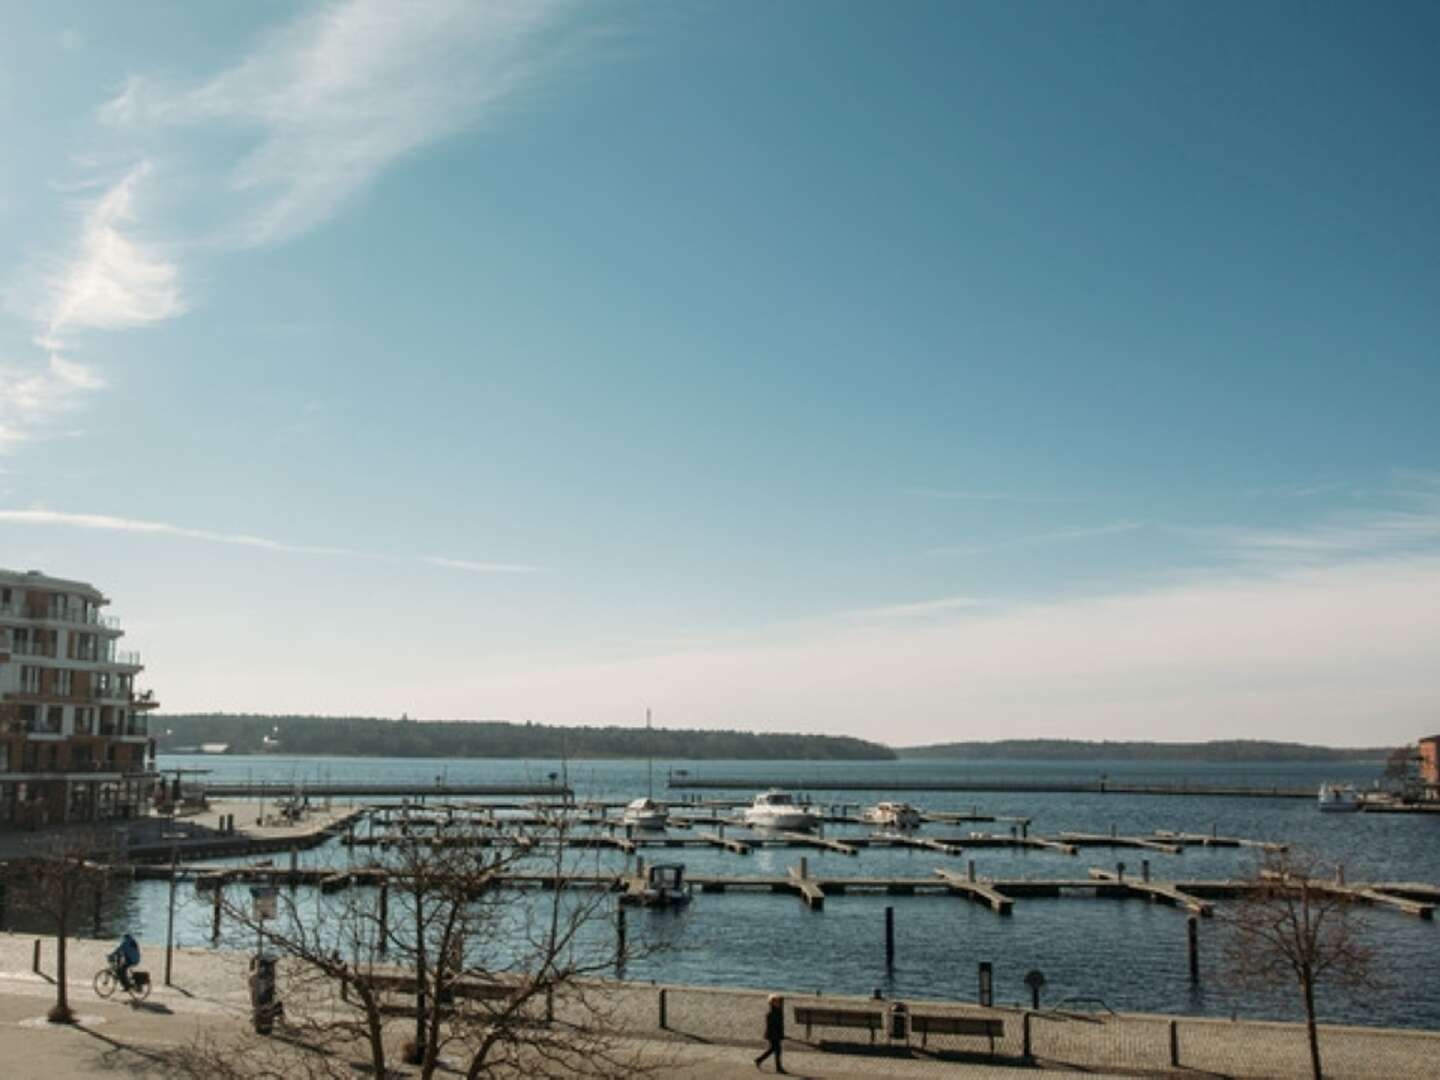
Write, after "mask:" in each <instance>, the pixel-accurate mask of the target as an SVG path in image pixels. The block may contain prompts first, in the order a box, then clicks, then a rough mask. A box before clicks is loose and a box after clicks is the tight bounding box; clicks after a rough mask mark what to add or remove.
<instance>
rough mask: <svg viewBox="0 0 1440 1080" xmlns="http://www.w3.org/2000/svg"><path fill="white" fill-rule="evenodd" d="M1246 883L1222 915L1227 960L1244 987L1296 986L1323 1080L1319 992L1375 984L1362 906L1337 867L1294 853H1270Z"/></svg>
mask: <svg viewBox="0 0 1440 1080" xmlns="http://www.w3.org/2000/svg"><path fill="white" fill-rule="evenodd" d="M1246 885H1247V888H1246V891H1245V892H1244V893H1243V894H1242V896H1241V898H1240V899H1239V900H1238V901H1237V902H1236V903H1235V904H1233V905H1228V906H1227V907H1226V908H1225V909H1223V910H1221V911H1220V912H1219V916H1220V918H1221V919H1223V920H1224V921H1225V922H1226V923H1228V924H1229V926H1230V929H1231V931H1232V933H1231V936H1230V939H1229V941H1228V943H1227V953H1228V957H1227V958H1228V960H1229V962H1230V964H1231V966H1232V969H1233V970H1234V971H1235V972H1236V974H1237V977H1238V979H1239V980H1240V981H1241V982H1242V983H1243V984H1248V985H1251V986H1268V987H1284V986H1292V985H1293V986H1297V987H1298V988H1299V990H1300V996H1301V999H1302V1001H1303V1004H1304V1008H1305V1029H1306V1034H1307V1036H1308V1038H1309V1043H1310V1067H1311V1072H1312V1074H1313V1076H1314V1080H1321V1076H1322V1073H1321V1068H1320V1039H1319V1034H1318V1032H1317V1030H1316V1026H1315V1025H1316V1014H1315V989H1316V987H1317V986H1318V985H1319V984H1321V983H1322V982H1323V983H1326V984H1340V985H1348V986H1352V987H1367V986H1372V987H1373V986H1375V985H1376V981H1375V979H1374V978H1373V976H1372V970H1371V969H1372V960H1373V955H1374V954H1373V951H1372V950H1371V949H1370V948H1369V947H1368V946H1367V945H1366V944H1365V940H1364V939H1365V929H1366V924H1365V919H1364V914H1363V911H1362V901H1361V900H1360V899H1359V898H1358V897H1357V896H1356V894H1355V892H1354V891H1353V890H1352V889H1350V888H1349V887H1347V886H1346V885H1345V884H1344V875H1343V872H1342V871H1341V868H1340V867H1339V866H1338V865H1335V864H1330V863H1326V862H1324V861H1322V860H1321V859H1320V858H1319V857H1317V856H1313V855H1308V854H1304V853H1297V852H1295V851H1286V852H1276V853H1272V854H1269V855H1267V856H1266V857H1265V860H1264V862H1263V863H1262V864H1261V866H1260V867H1259V868H1258V869H1257V870H1256V872H1255V873H1254V875H1253V876H1252V877H1251V878H1250V879H1249V880H1248V881H1247V883H1246Z"/></svg>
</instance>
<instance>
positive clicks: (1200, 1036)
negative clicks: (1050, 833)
mask: <svg viewBox="0 0 1440 1080" xmlns="http://www.w3.org/2000/svg"><path fill="white" fill-rule="evenodd" d="M34 941H35V938H34V937H30V936H20V935H13V934H11V935H0V1075H3V1076H5V1077H6V1078H7V1080H9V1078H14V1080H30V1078H36V1080H40V1078H51V1077H71V1076H74V1077H89V1076H110V1075H115V1074H116V1073H123V1074H128V1075H131V1076H145V1077H149V1076H155V1077H161V1076H168V1075H173V1069H172V1068H171V1066H170V1061H171V1060H172V1058H171V1055H173V1054H174V1053H175V1052H176V1051H177V1050H178V1049H180V1048H182V1047H184V1046H186V1045H188V1044H190V1043H191V1042H192V1041H194V1040H196V1039H197V1038H199V1037H202V1036H206V1035H208V1036H211V1037H214V1038H219V1039H222V1040H226V1041H229V1040H232V1039H237V1038H238V1039H242V1040H254V1039H255V1038H256V1037H255V1036H253V1035H250V1034H249V1005H248V995H247V991H246V982H245V973H246V957H245V956H244V955H241V954H235V953H218V952H213V951H210V950H204V949H183V950H177V951H176V954H175V961H174V983H175V985H174V986H173V987H170V988H167V987H165V986H163V985H161V983H162V981H163V974H164V948H163V946H156V945H153V944H149V945H146V946H145V959H144V963H143V964H142V966H143V967H144V968H145V969H146V970H148V971H150V972H151V974H152V976H153V978H154V980H155V983H156V987H155V991H154V993H153V994H152V995H151V996H150V998H149V1000H148V1001H146V1002H144V1003H143V1004H141V1005H139V1006H133V1007H132V1006H130V1005H128V1004H120V1003H118V1002H117V1001H115V1000H114V999H112V1000H111V1001H109V1002H102V1001H100V1000H99V999H98V998H97V997H96V996H95V994H94V991H93V990H92V988H91V978H92V976H93V975H94V973H95V972H96V971H97V970H98V969H99V968H100V967H101V966H103V963H104V954H105V952H106V951H107V950H108V949H109V948H110V947H111V943H109V942H99V941H86V940H78V941H72V942H71V946H70V949H69V957H70V961H69V979H68V980H67V983H68V986H69V989H70V995H71V1005H72V1008H74V1009H76V1011H77V1012H78V1013H79V1014H80V1016H81V1018H82V1023H81V1024H80V1025H79V1026H77V1027H74V1028H66V1027H64V1026H58V1025H51V1024H48V1023H46V1022H45V1021H44V1019H43V1018H44V1016H45V1012H46V1010H47V1009H48V1008H49V1006H50V1004H51V1003H52V1002H53V1001H54V995H55V987H54V983H53V977H54V970H55V967H54V964H55V955H54V944H53V939H42V942H43V944H42V965H41V969H42V974H40V975H36V974H35V973H34V972H33V971H32V970H31V962H32V957H33V952H32V950H33V945H34ZM659 991H660V988H659V987H652V986H649V985H636V984H625V985H623V986H620V987H617V988H616V990H615V995H616V999H617V1001H618V1002H619V1005H620V1012H621V1014H622V1015H623V1017H624V1023H625V1027H626V1030H627V1031H629V1032H632V1033H633V1038H632V1041H633V1044H634V1045H635V1046H636V1047H637V1048H639V1049H640V1050H641V1051H642V1052H643V1053H645V1054H646V1055H647V1056H653V1059H654V1060H656V1061H661V1062H664V1063H665V1067H664V1069H663V1071H662V1073H661V1075H664V1076H667V1077H677V1078H682V1080H722V1078H732V1077H749V1076H755V1075H756V1073H755V1069H754V1066H753V1064H752V1058H753V1056H754V1055H755V1053H756V1052H757V1051H758V1049H759V1045H760V1043H759V1038H758V1032H759V1031H760V1029H761V1026H762V1023H763V1016H764V1009H765V1006H764V998H765V995H764V993H763V992H762V991H745V990H721V989H704V988H696V987H670V988H666V1001H667V1020H668V1023H667V1028H666V1030H661V1029H660V1027H659V1023H658V1008H657V1006H658V998H659ZM789 1000H790V1003H791V1004H792V1005H793V1004H803V1003H805V999H803V998H799V997H792V998H790V999H789ZM826 1003H827V1004H829V1005H842V1004H843V1005H849V1006H863V1005H865V1004H867V1003H865V1002H862V1001H850V1000H846V999H826ZM947 1008H948V1009H950V1010H951V1011H954V1012H957V1013H961V1014H964V1013H972V1014H973V1013H975V1012H976V1011H977V1010H975V1009H974V1008H973V1007H971V1006H964V1005H956V1006H949V1007H947V1006H939V1005H936V1006H931V1005H926V1006H925V1010H926V1011H927V1012H928V1011H933V1010H936V1009H939V1010H942V1011H943V1010H945V1009H947ZM987 1015H992V1016H1001V1017H1003V1018H1004V1019H1005V1022H1006V1035H1005V1036H1004V1038H1003V1039H1002V1040H1001V1041H1000V1044H999V1045H998V1046H997V1051H998V1054H999V1058H998V1059H996V1060H993V1061H992V1060H991V1059H989V1057H988V1050H987V1048H986V1047H985V1045H984V1042H983V1040H978V1041H977V1040H973V1039H972V1040H970V1041H969V1042H968V1043H967V1044H965V1045H963V1046H959V1045H952V1046H950V1047H949V1048H948V1049H946V1048H945V1047H943V1046H942V1047H939V1049H941V1051H942V1054H941V1055H938V1056H937V1055H936V1054H934V1053H932V1052H930V1051H934V1050H936V1049H937V1042H936V1041H935V1040H932V1041H931V1045H930V1048H929V1051H927V1052H922V1051H921V1050H920V1048H919V1046H918V1045H917V1044H916V1043H915V1042H914V1041H913V1040H912V1044H911V1046H909V1047H885V1046H883V1040H882V1047H881V1050H880V1051H879V1052H875V1051H872V1050H871V1048H870V1046H869V1044H868V1042H867V1041H866V1036H865V1033H864V1032H863V1031H862V1032H860V1033H859V1034H858V1039H855V1041H850V1042H844V1043H840V1042H837V1043H827V1044H826V1045H827V1047H829V1049H825V1050H822V1049H821V1048H820V1046H819V1045H818V1043H819V1040H820V1038H821V1036H822V1033H821V1032H819V1031H817V1032H815V1039H816V1043H808V1044H807V1043H805V1042H803V1041H802V1039H803V1036H804V1030H803V1029H797V1028H796V1027H795V1026H794V1024H793V1023H792V1024H791V1025H790V1029H789V1034H790V1035H791V1036H792V1041H791V1042H789V1043H788V1044H787V1048H786V1051H785V1061H786V1066H787V1068H788V1069H789V1071H790V1072H791V1073H793V1074H795V1075H800V1076H810V1077H816V1078H828V1080H850V1078H856V1080H859V1078H861V1077H896V1078H914V1080H927V1078H937V1077H941V1076H945V1077H951V1076H963V1077H967V1078H970V1077H974V1078H977V1080H991V1078H993V1080H999V1078H1001V1077H1006V1078H1009V1080H1015V1078H1016V1077H1017V1075H1021V1074H1027V1073H1031V1072H1038V1071H1043V1072H1045V1073H1046V1074H1047V1075H1056V1076H1067V1075H1074V1076H1080V1075H1084V1076H1089V1077H1096V1076H1137V1075H1167V1074H1168V1075H1177V1074H1178V1073H1180V1072H1184V1073H1187V1074H1190V1075H1212V1076H1236V1077H1272V1076H1273V1077H1301V1076H1304V1075H1306V1074H1307V1072H1308V1059H1307V1057H1306V1051H1305V1042H1304V1032H1303V1028H1301V1027H1300V1026H1299V1025H1295V1024H1270V1023H1248V1022H1240V1023H1235V1022H1231V1021H1226V1020H1195V1019H1189V1018H1175V1026H1176V1033H1177V1036H1178V1041H1179V1047H1180V1050H1181V1056H1182V1068H1181V1069H1179V1070H1176V1069H1173V1068H1172V1067H1171V1065H1170V1057H1169V1055H1170V1045H1171V1043H1170V1037H1171V1034H1170V1033H1171V1018H1169V1017H1160V1016H1118V1017H1115V1016H1095V1015H1088V1016H1079V1015H1070V1016H1065V1015H1056V1014H1036V1015H1034V1016H1032V1017H1031V1028H1032V1031H1031V1035H1032V1041H1033V1049H1034V1051H1035V1054H1036V1056H1037V1059H1038V1060H1037V1062H1036V1064H1035V1065H1034V1066H1033V1067H1026V1066H1022V1065H1021V1064H1020V1063H1019V1052H1020V1049H1021V1045H1020V1043H1019V1041H1018V1040H1019V1033H1020V1031H1021V1027H1022V1023H1021V1021H1022V1020H1023V1016H1022V1014H1020V1013H1018V1012H1015V1011H1013V1010H1004V1011H1001V1010H995V1011H992V1012H991V1013H989V1014H987ZM400 1027H401V1028H402V1029H403V1025H400ZM828 1034H829V1035H830V1036H838V1037H839V1038H841V1039H853V1038H854V1037H853V1036H846V1035H845V1033H843V1032H830V1033H828ZM977 1043H978V1044H977ZM1322 1047H1323V1052H1324V1055H1325V1064H1326V1075H1327V1076H1334V1077H1357V1078H1360V1077H1364V1078H1377V1080H1379V1078H1386V1080H1388V1078H1397V1077H1420V1076H1427V1075H1434V1069H1435V1062H1436V1061H1437V1060H1440V1033H1428V1032H1413V1031H1381V1030H1375V1029H1363V1028H1327V1029H1324V1032H1323V1035H1322ZM402 1075H403V1074H402Z"/></svg>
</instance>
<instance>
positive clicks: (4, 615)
mask: <svg viewBox="0 0 1440 1080" xmlns="http://www.w3.org/2000/svg"><path fill="white" fill-rule="evenodd" d="M0 619H10V620H21V619H23V620H25V621H27V622H61V623H73V624H75V625H78V626H98V627H99V628H100V629H102V630H119V629H120V620H119V619H118V618H116V617H115V616H114V615H101V614H100V613H99V612H98V611H95V610H89V611H87V610H86V609H85V608H84V607H82V606H80V605H79V604H71V605H69V606H67V607H34V608H32V607H28V606H27V605H25V604H21V603H14V602H12V603H9V604H0Z"/></svg>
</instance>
